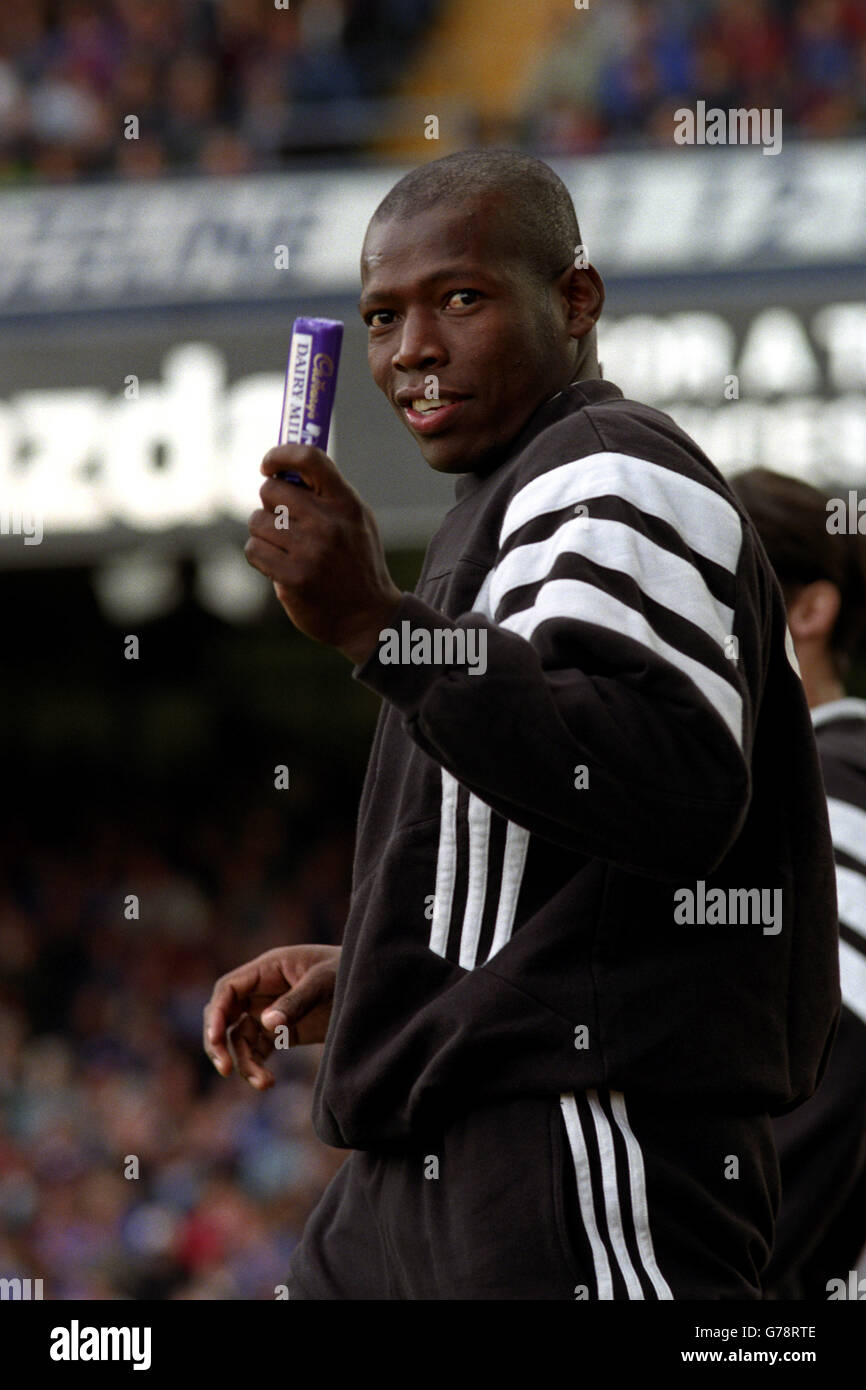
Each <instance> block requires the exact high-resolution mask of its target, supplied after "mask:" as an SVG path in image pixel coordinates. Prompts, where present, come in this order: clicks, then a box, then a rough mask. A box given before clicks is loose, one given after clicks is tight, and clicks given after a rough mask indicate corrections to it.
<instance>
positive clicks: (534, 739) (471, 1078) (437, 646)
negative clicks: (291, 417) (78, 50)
mask: <svg viewBox="0 0 866 1390" xmlns="http://www.w3.org/2000/svg"><path fill="white" fill-rule="evenodd" d="M361 273H362V284H363V293H362V296H361V305H360V307H361V312H362V314H363V316H364V319H365V321H366V323H367V325H368V328H369V361H370V367H371V371H372V374H373V378H374V380H375V381H376V384H377V385H378V386H379V387H380V389H381V390H382V391H383V392H384V393H385V395H386V396H387V398H388V400H389V401H390V403H391V405H392V406H393V408H394V409H395V411H396V412H397V414H398V416H399V417H400V419H401V420H402V421H403V422H404V423H405V424H406V425H407V426H408V428H409V429H410V431H411V433H412V434H413V436H414V437H415V439H416V440H417V442H418V444H419V447H420V449H421V452H422V454H423V455H424V458H425V459H426V461H427V463H428V464H429V465H430V467H432V468H435V469H436V470H437V471H439V472H445V473H454V474H459V475H460V477H459V480H458V482H457V486H456V498H457V500H456V504H455V506H454V507H453V508H452V509H451V511H450V512H449V513H448V515H447V516H446V518H445V520H444V522H443V523H442V525H441V527H440V529H439V531H438V532H437V534H436V535H435V537H434V538H433V540H432V542H431V544H430V547H429V549H428V551H427V556H426V559H425V563H424V568H423V571H422V574H421V578H420V581H419V584H418V587H417V589H416V591H415V594H401V593H400V592H399V591H398V590H397V589H396V588H395V586H394V584H393V582H392V581H391V579H390V576H389V575H388V571H387V567H386V563H385V558H384V555H383V553H382V548H381V544H380V541H379V538H378V534H377V532H376V528H375V523H374V521H373V518H372V516H371V514H370V512H369V511H368V509H367V508H366V507H365V506H364V505H363V503H362V502H361V500H360V498H358V496H357V495H356V494H355V493H354V492H353V490H352V489H351V488H350V487H348V485H347V484H346V483H345V482H344V481H343V480H342V479H341V478H340V476H339V474H338V473H337V471H336V469H335V468H334V466H333V465H332V463H331V462H330V460H328V459H327V458H326V457H325V456H324V455H322V454H321V453H319V452H318V451H317V450H315V449H309V448H299V447H283V448H278V449H272V450H271V451H270V453H269V454H268V455H266V457H265V460H264V462H263V464H262V471H263V472H264V473H265V474H266V475H267V481H266V482H265V484H264V486H263V487H262V489H261V497H262V502H263V508H262V509H261V510H259V511H257V512H255V513H254V514H253V516H252V518H251V520H250V532H251V539H250V541H249V542H248V544H247V556H248V559H249V560H250V562H251V563H252V564H253V565H255V566H256V567H257V568H258V569H260V570H261V571H262V572H263V573H264V574H266V575H267V576H268V577H269V578H271V579H272V580H273V582H274V584H275V586H276V592H277V595H278V597H279V599H280V601H281V603H282V604H283V606H284V608H285V609H286V612H287V613H288V615H289V617H290V618H291V619H292V621H293V622H294V623H295V624H296V626H298V627H299V628H300V629H301V630H302V631H304V632H306V633H308V634H309V635H310V636H312V637H314V638H317V639H318V640H320V641H325V642H329V643H330V644H331V645H333V646H335V647H337V648H338V649H339V650H340V651H342V652H343V653H344V654H345V655H346V656H347V657H348V658H349V660H351V661H352V662H353V663H354V671H353V674H354V676H355V678H356V679H358V680H360V681H362V682H363V683H365V684H366V685H368V686H369V687H371V688H372V689H374V690H376V691H377V692H378V693H379V694H380V695H381V696H382V697H383V708H382V712H381V715H380V720H379V724H378V728H377V732H376V737H375V741H374V744H373V749H372V753H371V758H370V765H369V768H368V775H367V780H366V783H365V787H364V791H363V793H362V799H361V806H360V814H359V827H358V839H357V848H356V859H355V869H354V881H353V893H352V904H351V910H350V914H349V919H348V921H347V924H346V928H345V933H344V941H343V947H342V951H341V953H340V955H339V962H338V963H337V960H336V957H335V953H334V952H333V950H329V949H327V948H317V947H301V948H297V949H296V951H295V952H292V951H290V950H288V949H287V950H284V951H276V952H268V953H266V954H265V955H264V956H263V957H260V958H259V959H258V960H257V961H253V962H251V963H250V964H249V965H246V966H243V967H241V968H240V969H239V970H237V971H233V972H231V973H230V974H229V975H227V976H226V977H224V978H223V980H221V981H220V982H219V983H218V984H217V986H216V988H215V990H214V994H213V997H212V1000H211V1002H210V1004H209V1006H208V1008H207V1010H206V1013H205V1046H206V1049H207V1051H208V1053H209V1055H210V1056H211V1058H212V1059H213V1061H214V1064H215V1066H216V1067H217V1069H218V1070H219V1071H220V1072H221V1073H222V1074H223V1075H227V1074H228V1073H229V1071H230V1070H231V1066H232V1058H231V1055H230V1053H229V1050H228V1047H227V1042H228V1032H227V1030H228V1029H230V1028H231V1029H232V1030H233V1033H232V1038H233V1041H234V1046H235V1053H236V1057H237V1065H238V1068H239V1070H240V1072H241V1074H243V1075H245V1076H246V1077H247V1078H248V1079H249V1081H250V1083H251V1084H252V1085H254V1086H257V1087H264V1086H266V1085H268V1084H270V1082H271V1077H270V1074H269V1072H268V1071H267V1069H266V1068H265V1067H264V1065H263V1062H264V1060H265V1058H266V1056H267V1053H268V1052H269V1050H270V1047H271V1046H272V1044H273V1038H274V1035H275V1034H274V1030H275V1028H276V1027H277V1026H278V1025H279V1024H280V1023H282V1024H284V1025H289V1026H290V1027H291V1029H292V1033H291V1038H292V1041H293V1042H298V1043H304V1042H308V1041H315V1040H322V1039H323V1040H324V1041H325V1048H324V1053H323V1057H322V1063H321V1066H320V1070H319V1074H318V1078H317V1084H316V1091H315V1096H314V1123H315V1127H316V1130H317V1132H318V1134H319V1136H320V1137H321V1138H322V1139H323V1140H324V1141H325V1142H326V1143H328V1144H332V1145H335V1146H338V1147H347V1148H351V1149H352V1150H353V1151H354V1152H353V1153H352V1154H351V1155H350V1157H349V1158H348V1160H347V1161H346V1162H345V1163H344V1165H343V1166H342V1168H341V1169H340V1171H339V1172H338V1174H337V1175H336V1177H335V1179H334V1180H333V1181H332V1182H331V1184H330V1185H329V1187H328V1189H327V1191H326V1192H325V1194H324V1196H323V1198H322V1200H321V1202H320V1203H319V1206H318V1207H317V1208H316V1211H315V1212H314V1213H313V1215H312V1217H311V1218H310V1221H309V1222H308V1224H307V1228H306V1231H305V1233H304V1237H303V1239H302V1241H301V1243H300V1245H299V1247H298V1249H297V1250H296V1251H295V1253H294V1255H293V1257H292V1261H291V1271H290V1279H289V1287H290V1294H291V1297H293V1298H307V1299H310V1298H312V1299H378V1298H387V1299H485V1298H493V1299H561V1298H569V1299H571V1298H577V1299H585V1298H589V1299H596V1298H598V1299H671V1298H743V1299H756V1298H759V1297H760V1274H761V1269H762V1268H763V1266H764V1264H765V1263H766V1261H767V1258H768V1254H769V1249H770V1245H771V1242H772V1235H773V1219H774V1214H775V1210H776V1207H777V1205H778V1166H777V1161H776V1156H775V1150H774V1147H773V1139H772V1130H771V1120H770V1115H771V1114H773V1113H777V1112H780V1111H784V1110H786V1109H788V1108H790V1107H793V1106H795V1105H797V1104H799V1103H800V1102H802V1101H803V1100H805V1099H806V1097H808V1096H809V1095H810V1094H811V1093H812V1091H813V1090H814V1088H815V1085H816V1083H817V1081H818V1079H819V1078H820V1076H821V1074H822V1072H823V1068H824V1065H825V1059H826V1055H827V1052H828V1048H829V1046H830V1043H831V1041H832V1035H833V1031H834V1027H835V1022H836V1018H837V1015H838V1005H839V995H838V967H837V962H836V938H835V904H834V890H833V865H832V852H831V845H830V839H829V833H828V827H827V814H826V807H825V804H824V798H823V794H822V790H821V783H820V773H819V769H818V764H817V760H816V754H815V747H814V741H813V737H812V732H811V725H810V722H809V713H808V709H807V706H806V703H805V699H804V697H803V692H802V688H801V685H800V682H799V679H798V677H797V675H796V673H795V671H794V670H793V668H792V665H791V663H790V661H789V658H788V655H787V649H786V636H787V629H786V626H785V615H784V608H783V604H782V599H781V595H780V593H779V591H778V588H777V586H776V585H775V583H774V581H773V579H772V575H771V572H770V570H769V567H768V564H767V561H766V558H765V557H764V555H763V553H762V552H761V550H760V547H759V546H758V545H757V543H756V539H755V536H754V533H753V531H752V530H751V528H750V526H749V524H748V522H747V521H746V520H745V517H744V514H743V513H742V512H741V510H740V509H739V507H738V505H737V504H736V503H735V501H734V499H733V497H732V494H731V493H730V490H729V489H728V488H727V486H726V485H725V483H724V482H723V480H722V479H721V477H720V475H719V474H718V473H717V471H716V470H715V469H714V468H713V466H712V464H710V462H709V461H708V460H707V459H706V458H705V457H704V455H703V454H702V453H701V451H700V450H699V449H698V448H697V446H696V445H695V444H694V443H693V441H692V440H690V439H689V438H688V437H687V436H686V435H684V434H683V433H682V431H681V430H679V429H678V428H677V426H676V425H675V424H674V423H673V421H672V420H671V419H670V418H669V417H668V416H666V415H663V414H661V413H659V412H658V411H655V410H651V409H649V408H647V407H645V406H642V405H638V404H637V403H635V402H629V401H625V400H624V399H623V396H622V393H621V392H620V391H619V390H618V388H617V387H616V386H614V385H612V384H610V383H607V382H605V381H603V380H602V379H601V371H600V368H599V365H598V360H597V354H596V336H595V326H596V322H597V320H598V317H599V315H600V313H601V309H602V304H603V300H604V289H603V286H602V282H601V279H600V277H599V276H598V274H597V272H596V271H595V270H593V269H592V268H587V267H586V265H585V255H584V253H583V248H582V246H581V241H580V233H579V230H578V226H577V221H576V218H575V214H574V208H573V206H572V203H571V199H570V197H569V195H568V193H567V190H566V189H565V187H564V185H563V184H562V182H561V181H560V180H559V179H558V178H557V177H556V175H555V174H554V173H553V171H552V170H550V169H549V168H548V167H547V166H546V165H544V164H542V163H541V162H540V161H538V160H535V159H532V158H529V157H527V156H523V155H518V154H514V153H511V152H509V151H477V152H468V151H467V152H463V153H460V154H456V155H451V156H448V157H446V158H444V159H440V160H436V161H434V162H433V163H431V164H428V165H425V166H423V167H422V168H420V169H417V170H415V171H413V172H412V173H410V174H409V175H407V176H406V177H405V178H404V179H402V180H401V181H400V182H399V183H398V184H397V185H396V187H395V188H394V189H392V191H391V193H390V194H388V196H387V197H386V198H385V200H384V201H383V203H382V204H381V205H380V206H379V208H378V209H377V211H376V213H375V214H374V217H373V219H372V221H371V223H370V226H369V228H368V231H367V235H366V238H365V241H364V247H363V251H362V259H361ZM287 467H289V468H291V469H293V470H295V471H297V472H298V473H299V474H301V476H302V477H303V479H304V481H305V482H306V483H307V484H308V487H309V490H308V491H302V490H300V489H297V488H292V487H291V486H290V485H287V484H285V483H283V482H281V481H279V480H277V479H275V477H274V474H276V473H277V472H279V471H280V470H281V469H285V468H287ZM281 503H282V504H286V505H288V506H289V507H290V509H291V515H292V525H291V527H290V528H289V529H288V530H280V529H278V528H277V527H276V526H275V524H274V522H275V510H274V509H275V508H276V507H277V506H278V505H279V504H281ZM287 985H288V986H290V988H288V989H287V987H286V986H287Z"/></svg>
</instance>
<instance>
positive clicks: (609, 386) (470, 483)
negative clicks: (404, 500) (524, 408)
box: [454, 378, 623, 502]
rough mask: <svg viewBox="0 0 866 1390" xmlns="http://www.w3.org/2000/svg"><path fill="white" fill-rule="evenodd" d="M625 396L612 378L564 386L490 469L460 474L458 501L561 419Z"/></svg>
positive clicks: (534, 414) (545, 402) (546, 403)
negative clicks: (585, 407)
mask: <svg viewBox="0 0 866 1390" xmlns="http://www.w3.org/2000/svg"><path fill="white" fill-rule="evenodd" d="M622 398H623V395H622V391H620V389H619V387H618V386H614V384H613V382H612V381H602V380H596V379H595V378H593V379H590V380H588V381H572V382H571V383H570V384H569V385H568V386H564V387H563V389H562V390H561V391H557V392H556V394H555V395H553V396H549V397H548V399H547V400H546V401H543V402H542V404H541V405H539V406H537V407H536V409H535V410H534V411H533V412H532V414H531V415H530V417H529V419H528V420H527V422H526V424H525V425H524V426H523V429H522V430H521V431H520V433H519V434H518V435H517V436H516V437H515V439H513V440H512V442H511V444H510V446H509V448H508V451H507V453H505V454H504V455H500V456H499V457H498V458H497V459H496V461H495V462H494V463H493V464H491V466H490V467H489V468H487V469H484V468H482V469H479V470H478V471H475V472H469V473H461V474H460V476H459V477H458V479H457V483H456V486H455V489H454V495H455V497H456V499H457V501H458V502H462V500H463V498H464V497H467V496H468V495H469V494H470V493H471V492H474V491H475V489H476V488H478V487H480V486H481V484H482V483H484V482H486V480H487V479H488V478H489V477H490V476H491V474H493V473H497V472H498V471H499V469H500V468H502V466H503V465H504V464H506V463H508V461H509V460H510V459H513V458H515V457H516V456H517V455H518V454H519V453H521V452H522V451H523V450H524V449H525V448H526V446H527V445H528V444H529V443H531V441H532V440H533V439H535V437H536V435H539V434H541V433H542V432H543V431H544V430H546V429H548V428H549V426H550V425H554V424H556V422H557V421H558V420H564V419H565V418H566V417H567V416H568V415H574V414H575V412H576V411H578V410H583V408H584V406H587V405H597V404H598V402H599V401H609V400H622Z"/></svg>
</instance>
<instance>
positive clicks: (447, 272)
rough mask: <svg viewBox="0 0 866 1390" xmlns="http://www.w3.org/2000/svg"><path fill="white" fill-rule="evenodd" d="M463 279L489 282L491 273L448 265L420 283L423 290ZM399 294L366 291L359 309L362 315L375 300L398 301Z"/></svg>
mask: <svg viewBox="0 0 866 1390" xmlns="http://www.w3.org/2000/svg"><path fill="white" fill-rule="evenodd" d="M461 277H462V278H463V279H464V280H481V279H484V280H489V279H490V278H491V277H490V273H489V271H487V270H484V269H483V268H482V267H481V266H479V265H471V264H463V265H446V266H443V267H442V268H441V269H440V270H434V271H432V272H431V273H430V274H429V275H425V276H424V278H423V280H420V281H419V282H418V283H419V286H420V287H421V288H422V289H423V288H425V287H426V286H427V285H435V284H436V282H437V281H438V280H459V279H460V278H461ZM399 293H400V292H399V290H388V289H381V290H364V291H363V293H362V294H361V298H360V299H359V300H358V308H359V310H360V311H361V313H363V312H364V309H365V308H366V307H367V305H368V304H371V303H373V302H374V301H375V300H377V299H392V298H394V299H396V298H399Z"/></svg>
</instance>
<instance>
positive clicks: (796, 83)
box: [522, 0, 866, 156]
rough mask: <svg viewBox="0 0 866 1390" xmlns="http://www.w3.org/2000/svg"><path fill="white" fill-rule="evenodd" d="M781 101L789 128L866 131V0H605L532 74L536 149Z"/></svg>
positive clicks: (630, 141)
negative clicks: (688, 112)
mask: <svg viewBox="0 0 866 1390" xmlns="http://www.w3.org/2000/svg"><path fill="white" fill-rule="evenodd" d="M699 100H702V101H705V102H706V105H707V108H708V109H709V108H710V107H720V108H722V109H723V110H728V109H730V108H732V107H746V108H749V107H757V108H759V109H761V108H769V109H771V110H773V109H775V108H777V107H778V108H781V110H782V112H783V122H784V133H785V136H786V137H788V136H795V137H797V136H799V137H803V138H813V139H819V138H828V139H829V138H835V137H843V136H847V135H855V134H863V132H864V131H866V0H604V3H602V4H595V0H592V3H591V4H590V5H589V6H588V9H587V11H586V14H585V15H581V17H580V23H579V24H578V23H575V20H574V17H573V16H569V17H568V18H567V19H566V18H565V17H563V18H562V19H560V20H559V21H558V23H557V26H556V28H555V31H554V33H553V34H552V35H551V43H550V46H549V48H548V50H547V54H546V56H545V58H544V60H543V62H542V64H541V67H540V68H539V69H538V70H537V71H535V72H534V73H533V74H532V75H531V80H530V84H529V89H528V92H527V97H526V105H525V110H524V120H523V126H522V139H523V143H524V144H526V145H527V146H529V147H530V148H532V149H533V150H534V151H535V152H536V153H538V154H546V155H553V156H555V155H573V154H579V153H582V152H584V151H591V150H598V149H604V148H610V147H611V146H616V147H620V148H628V147H635V146H637V147H646V146H662V145H670V144H671V143H672V141H673V127H674V121H673V113H674V112H675V111H676V110H677V109H679V108H680V107H691V108H692V109H694V107H695V103H696V102H697V101H699Z"/></svg>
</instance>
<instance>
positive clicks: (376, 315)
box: [367, 309, 394, 328]
mask: <svg viewBox="0 0 866 1390" xmlns="http://www.w3.org/2000/svg"><path fill="white" fill-rule="evenodd" d="M393 318H394V315H393V314H392V312H391V310H390V309H375V310H374V311H373V313H372V314H368V315H367V326H368V328H387V327H388V324H389V323H391V321H392V320H393ZM377 319H385V320H386V322H385V323H377V322H376V320H377Z"/></svg>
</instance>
